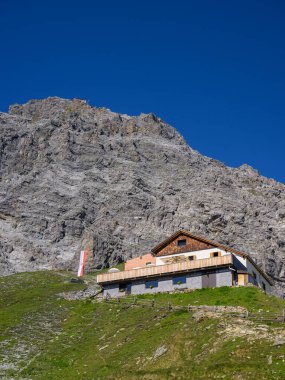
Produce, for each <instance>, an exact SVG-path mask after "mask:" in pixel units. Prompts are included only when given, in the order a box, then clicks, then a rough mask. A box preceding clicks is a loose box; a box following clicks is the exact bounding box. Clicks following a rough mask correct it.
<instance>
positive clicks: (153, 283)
mask: <svg viewBox="0 0 285 380" xmlns="http://www.w3.org/2000/svg"><path fill="white" fill-rule="evenodd" d="M157 287H158V281H146V282H145V288H146V289H152V288H157Z"/></svg>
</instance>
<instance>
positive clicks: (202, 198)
mask: <svg viewBox="0 0 285 380" xmlns="http://www.w3.org/2000/svg"><path fill="white" fill-rule="evenodd" d="M0 123H1V130H0V134H1V138H0V155H1V156H0V157H1V158H0V175H1V188H0V234H1V236H0V251H1V253H0V264H1V267H0V270H1V273H2V274H8V273H12V272H16V271H25V270H33V269H38V268H75V267H76V265H77V260H78V257H79V251H80V249H81V248H83V247H84V248H88V249H89V250H90V254H89V261H88V265H89V267H90V268H98V267H102V266H108V265H110V264H112V263H115V262H118V261H122V260H125V259H126V258H128V257H130V256H133V255H137V254H139V253H145V252H148V251H149V250H150V249H151V248H152V247H153V246H154V245H156V244H157V243H158V242H160V241H161V240H162V239H164V238H165V237H167V236H168V235H170V234H172V233H173V232H175V231H176V230H178V229H181V228H184V229H189V230H190V231H192V232H194V233H198V234H201V235H204V236H207V237H209V238H210V239H213V240H217V241H219V242H221V243H224V244H228V245H230V246H234V247H236V248H238V249H240V250H244V251H245V252H248V253H250V254H252V255H253V256H254V257H255V258H256V259H257V262H258V263H259V264H260V265H261V266H262V268H263V269H264V270H265V271H266V272H267V273H268V274H269V275H270V276H271V277H272V278H273V279H274V280H275V281H276V289H277V290H278V291H279V293H281V292H283V283H285V272H284V270H285V267H284V263H285V237H284V232H285V186H284V185H283V184H281V183H278V182H276V181H274V180H272V179H268V178H265V177H262V176H260V175H259V174H258V172H257V171H255V170H253V169H252V168H251V167H249V166H247V165H243V166H241V167H240V168H237V169H233V168H229V167H226V166H225V165H223V164H222V163H220V162H218V161H215V160H213V159H210V158H208V157H204V156H202V155H201V154H199V153H198V152H196V151H194V150H192V149H191V148H190V147H189V146H188V145H187V144H186V142H185V141H184V140H183V138H182V137H181V136H180V135H179V134H178V132H177V131H176V130H175V129H174V128H172V127H171V126H169V125H167V124H166V123H165V122H163V121H162V120H161V119H159V118H158V117H156V116H155V115H153V114H149V115H146V114H141V115H139V116H136V117H130V116H127V115H120V114H117V113H113V112H111V111H110V110H108V109H105V108H94V107H91V106H89V105H88V104H86V102H84V101H82V100H79V99H74V100H65V99H60V98H48V99H45V100H32V101H30V102H28V103H27V104H25V105H15V106H12V107H11V108H10V110H9V113H8V114H6V113H1V114H0ZM284 289H285V287H284Z"/></svg>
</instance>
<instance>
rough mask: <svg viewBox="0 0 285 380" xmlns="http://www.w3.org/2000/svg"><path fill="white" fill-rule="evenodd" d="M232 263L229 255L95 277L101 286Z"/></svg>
mask: <svg viewBox="0 0 285 380" xmlns="http://www.w3.org/2000/svg"><path fill="white" fill-rule="evenodd" d="M232 263H233V257H232V255H231V254H229V255H225V256H220V257H211V258H209V259H201V260H194V261H184V262H180V263H175V264H166V265H156V266H149V267H145V268H139V269H131V270H125V271H121V272H115V273H105V274H99V275H98V276H97V283H98V284H102V283H106V282H117V281H127V280H134V279H139V278H145V277H157V276H163V275H171V274H176V273H177V274H178V273H183V272H190V271H197V270H203V269H208V268H209V269H210V268H216V267H220V266H221V267H222V266H229V265H231V264H232Z"/></svg>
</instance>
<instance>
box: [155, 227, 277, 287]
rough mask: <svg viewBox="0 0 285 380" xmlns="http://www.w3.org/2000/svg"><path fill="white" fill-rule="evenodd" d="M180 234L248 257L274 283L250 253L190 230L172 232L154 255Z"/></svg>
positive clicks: (156, 247) (271, 283)
mask: <svg viewBox="0 0 285 380" xmlns="http://www.w3.org/2000/svg"><path fill="white" fill-rule="evenodd" d="M180 235H186V236H188V237H191V238H193V239H196V240H199V241H201V242H203V243H207V244H211V245H212V246H214V247H217V248H220V249H222V250H224V251H229V252H232V253H236V254H237V255H239V256H242V257H245V258H247V259H248V260H249V261H250V263H251V264H252V265H253V266H254V267H255V268H256V269H257V270H258V271H259V272H260V273H261V274H262V275H263V276H264V277H265V278H266V280H267V281H268V282H269V284H270V285H273V281H272V280H271V278H270V277H269V276H268V275H267V274H266V273H265V272H264V271H263V270H262V269H261V268H260V267H259V266H258V265H257V264H256V262H255V261H254V260H253V259H252V257H251V256H250V255H249V254H248V253H245V252H242V251H239V250H238V249H235V248H232V247H229V246H227V245H224V244H220V243H217V242H215V241H213V240H210V239H206V238H204V237H202V236H199V235H195V234H193V233H192V232H190V231H186V230H179V231H177V232H175V233H174V234H172V235H171V236H169V237H168V238H167V239H165V240H163V241H162V242H161V243H160V244H158V245H157V246H155V247H154V248H153V249H152V250H151V251H152V253H153V254H154V255H157V253H158V252H159V251H160V250H161V249H162V248H164V247H165V246H166V245H168V244H169V243H170V242H172V241H173V240H174V239H175V238H177V237H178V236H180Z"/></svg>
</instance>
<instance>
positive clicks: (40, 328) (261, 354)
mask: <svg viewBox="0 0 285 380" xmlns="http://www.w3.org/2000/svg"><path fill="white" fill-rule="evenodd" d="M70 277H71V276H70V274H68V273H56V272H37V273H22V274H17V275H13V276H9V277H5V278H1V279H0V289H1V292H0V378H1V379H25V380H26V379H44V380H57V379H61V380H62V379H64V380H65V379H66V380H69V379H82V380H90V379H96V380H98V379H124V380H125V379H126V380H128V379H151V380H152V379H155V380H156V379H157V380H163V379H193V380H196V379H229V380H232V379H240V380H246V379H253V378H254V379H255V378H258V379H259V380H262V379H285V330H284V327H285V325H284V324H282V323H273V324H269V325H264V324H263V325H260V324H256V323H253V322H251V321H247V320H244V319H237V318H230V317H223V318H202V319H201V320H199V321H196V320H195V319H194V318H193V316H192V314H191V313H189V312H187V311H183V310H180V311H170V312H169V311H166V310H162V309H159V307H154V308H150V307H141V306H132V307H129V306H126V305H125V304H124V303H120V304H114V303H106V302H93V301H90V300H81V301H67V300H64V299H62V298H59V297H58V293H60V292H63V291H65V292H66V291H73V290H80V289H82V288H84V286H85V285H79V284H72V283H69V282H68V280H69V279H70ZM90 279H92V276H89V280H90ZM147 298H149V297H148V296H141V297H140V299H147ZM151 298H153V297H151ZM154 298H155V301H156V302H157V304H158V303H159V302H171V303H172V304H173V305H188V304H193V305H233V306H244V307H247V308H248V309H250V310H252V311H258V310H261V309H262V310H264V311H269V312H272V311H280V310H281V309H282V308H285V303H284V301H282V300H280V299H277V298H275V297H268V296H266V295H265V294H264V293H262V292H261V291H259V290H258V289H255V288H252V287H248V288H233V289H231V288H219V289H203V290H198V291H195V292H192V293H185V294H172V295H170V294H159V295H156V296H155V297H154ZM282 339H283V340H284V344H281V343H282ZM277 340H279V342H281V343H280V344H279V345H274V342H275V343H276V341H277ZM158 348H160V351H161V352H163V351H165V352H164V353H163V354H162V355H161V356H157V357H156V355H155V353H156V351H157V349H158ZM158 351H159V350H158Z"/></svg>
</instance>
